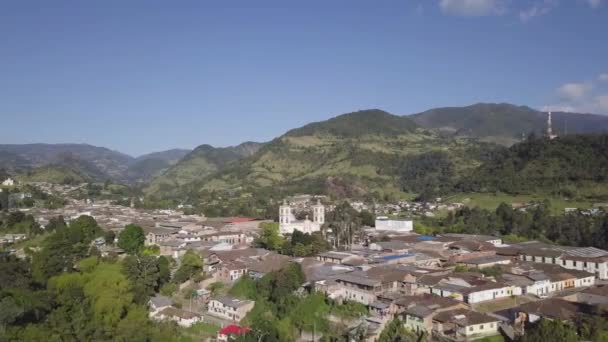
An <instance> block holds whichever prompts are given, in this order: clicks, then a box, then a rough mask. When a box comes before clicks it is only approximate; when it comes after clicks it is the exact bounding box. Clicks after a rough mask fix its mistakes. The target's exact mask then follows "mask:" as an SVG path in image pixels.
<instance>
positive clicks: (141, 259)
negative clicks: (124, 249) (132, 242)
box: [122, 255, 160, 304]
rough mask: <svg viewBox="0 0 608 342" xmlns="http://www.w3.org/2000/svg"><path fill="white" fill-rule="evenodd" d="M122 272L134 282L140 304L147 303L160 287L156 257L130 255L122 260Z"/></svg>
mask: <svg viewBox="0 0 608 342" xmlns="http://www.w3.org/2000/svg"><path fill="white" fill-rule="evenodd" d="M122 272H123V273H124V275H126V276H127V278H128V279H129V280H130V281H131V283H132V284H133V293H134V296H135V302H137V303H139V304H145V303H146V302H147V301H148V300H149V299H150V296H152V295H153V294H154V293H155V292H156V291H158V289H159V287H160V269H159V266H158V260H157V259H156V257H153V256H133V255H129V256H127V257H125V258H124V260H123V261H122Z"/></svg>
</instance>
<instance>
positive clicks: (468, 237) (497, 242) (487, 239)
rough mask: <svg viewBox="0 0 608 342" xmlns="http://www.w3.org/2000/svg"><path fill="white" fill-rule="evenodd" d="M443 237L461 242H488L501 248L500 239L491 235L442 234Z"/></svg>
mask: <svg viewBox="0 0 608 342" xmlns="http://www.w3.org/2000/svg"><path fill="white" fill-rule="evenodd" d="M443 236H445V237H449V238H456V239H461V240H476V241H482V242H489V243H491V244H492V245H494V246H497V247H498V246H502V239H501V238H499V237H496V236H492V235H479V234H456V233H447V234H443Z"/></svg>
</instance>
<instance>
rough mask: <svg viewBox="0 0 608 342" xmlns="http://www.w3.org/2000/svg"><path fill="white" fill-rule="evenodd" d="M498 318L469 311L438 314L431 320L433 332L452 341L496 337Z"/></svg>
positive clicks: (460, 310)
mask: <svg viewBox="0 0 608 342" xmlns="http://www.w3.org/2000/svg"><path fill="white" fill-rule="evenodd" d="M499 322H500V321H499V320H498V318H495V317H492V316H489V315H486V314H482V313H479V312H476V311H472V310H469V309H457V310H450V311H444V312H441V313H438V314H437V315H435V317H434V318H433V332H434V333H436V334H438V335H440V336H445V337H448V338H450V339H453V340H457V341H458V340H470V339H474V338H478V337H485V336H493V335H498V323H499Z"/></svg>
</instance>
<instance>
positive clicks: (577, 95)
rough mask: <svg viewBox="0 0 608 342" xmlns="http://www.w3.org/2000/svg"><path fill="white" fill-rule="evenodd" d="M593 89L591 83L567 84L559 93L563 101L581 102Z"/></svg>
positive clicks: (560, 88) (558, 90) (559, 89)
mask: <svg viewBox="0 0 608 342" xmlns="http://www.w3.org/2000/svg"><path fill="white" fill-rule="evenodd" d="M592 89H593V85H591V84H590V83H566V84H564V85H562V86H561V87H559V88H558V89H557V93H558V95H559V97H560V98H561V99H562V100H565V101H579V100H581V99H583V98H584V97H585V96H586V95H587V94H588V93H589V92H590V91H591V90H592Z"/></svg>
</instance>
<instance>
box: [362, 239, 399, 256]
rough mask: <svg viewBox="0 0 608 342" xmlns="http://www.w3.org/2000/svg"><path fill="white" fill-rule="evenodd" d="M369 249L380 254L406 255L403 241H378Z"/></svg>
mask: <svg viewBox="0 0 608 342" xmlns="http://www.w3.org/2000/svg"><path fill="white" fill-rule="evenodd" d="M369 249H371V250H373V251H381V252H392V253H406V252H407V251H408V248H407V245H406V244H405V242H403V241H398V240H396V241H378V242H373V243H371V244H370V245H369Z"/></svg>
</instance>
